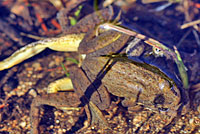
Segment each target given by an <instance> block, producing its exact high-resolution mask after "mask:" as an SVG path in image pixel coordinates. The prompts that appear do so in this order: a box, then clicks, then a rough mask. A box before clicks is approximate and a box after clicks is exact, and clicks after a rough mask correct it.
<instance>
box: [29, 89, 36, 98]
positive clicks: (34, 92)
mask: <svg viewBox="0 0 200 134" xmlns="http://www.w3.org/2000/svg"><path fill="white" fill-rule="evenodd" d="M29 95H31V96H33V97H34V98H35V97H36V96H37V93H36V91H35V90H34V89H30V91H29Z"/></svg>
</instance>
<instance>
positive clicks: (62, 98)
mask: <svg viewBox="0 0 200 134" xmlns="http://www.w3.org/2000/svg"><path fill="white" fill-rule="evenodd" d="M80 104H81V102H80V100H79V98H78V96H77V95H76V94H75V93H74V92H59V93H52V94H45V95H39V96H37V97H35V98H34V99H33V101H32V104H31V111H30V122H31V133H32V134H38V133H39V130H38V125H39V108H40V106H42V105H50V106H55V107H56V108H62V107H74V108H76V107H78V106H79V105H80Z"/></svg>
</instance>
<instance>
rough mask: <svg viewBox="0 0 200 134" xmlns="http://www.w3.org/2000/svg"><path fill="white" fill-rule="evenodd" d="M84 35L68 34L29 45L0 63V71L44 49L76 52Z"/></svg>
mask: <svg viewBox="0 0 200 134" xmlns="http://www.w3.org/2000/svg"><path fill="white" fill-rule="evenodd" d="M84 36H85V34H69V35H65V36H61V37H57V38H48V39H44V40H40V41H36V42H33V43H30V44H28V45H26V46H24V47H22V48H21V49H19V50H17V51H16V52H14V53H13V54H12V55H11V56H10V57H8V58H6V59H4V60H3V61H0V71H1V70H4V69H8V68H10V67H12V66H14V65H17V64H19V63H21V62H22V61H24V60H26V59H28V58H31V57H33V56H35V55H37V54H38V53H40V52H42V51H43V50H45V49H46V48H50V49H52V50H55V51H65V52H67V51H69V52H72V51H77V49H78V46H79V44H80V42H81V40H82V39H83V37H84Z"/></svg>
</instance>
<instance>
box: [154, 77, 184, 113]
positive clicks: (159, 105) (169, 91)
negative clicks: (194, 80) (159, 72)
mask: <svg viewBox="0 0 200 134" xmlns="http://www.w3.org/2000/svg"><path fill="white" fill-rule="evenodd" d="M159 84H160V85H159V88H160V89H161V91H162V92H160V93H159V94H156V95H155V97H154V100H153V104H154V106H155V108H156V109H157V110H158V111H159V112H160V113H163V114H167V115H169V116H176V114H177V110H178V109H179V107H180V105H181V103H180V102H181V95H180V91H179V89H178V88H177V87H176V85H173V86H172V87H171V85H170V84H169V82H168V81H165V80H162V82H159Z"/></svg>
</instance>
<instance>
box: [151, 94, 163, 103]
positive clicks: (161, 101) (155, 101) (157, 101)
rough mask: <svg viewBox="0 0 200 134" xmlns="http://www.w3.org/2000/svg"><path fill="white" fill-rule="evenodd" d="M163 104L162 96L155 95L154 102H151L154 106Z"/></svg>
mask: <svg viewBox="0 0 200 134" xmlns="http://www.w3.org/2000/svg"><path fill="white" fill-rule="evenodd" d="M164 102H165V97H164V95H163V94H159V95H157V96H156V97H155V99H154V101H153V103H154V104H155V105H157V104H164Z"/></svg>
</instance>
